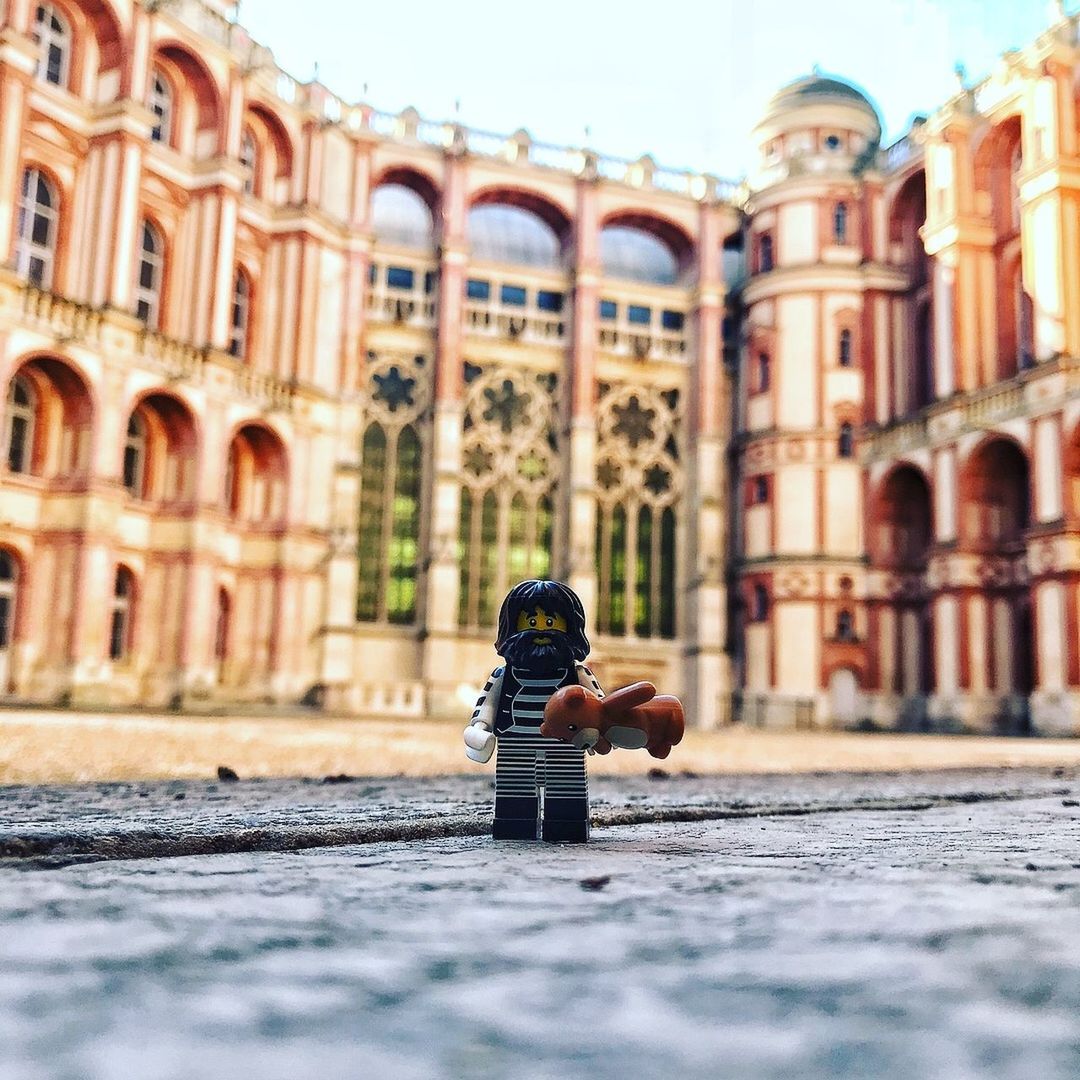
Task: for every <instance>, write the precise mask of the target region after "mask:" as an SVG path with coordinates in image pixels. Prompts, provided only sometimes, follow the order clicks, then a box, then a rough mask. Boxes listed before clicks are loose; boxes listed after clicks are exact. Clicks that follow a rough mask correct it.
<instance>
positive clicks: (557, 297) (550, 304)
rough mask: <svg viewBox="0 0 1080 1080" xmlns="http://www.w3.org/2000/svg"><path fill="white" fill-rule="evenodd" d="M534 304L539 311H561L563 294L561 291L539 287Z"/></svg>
mask: <svg viewBox="0 0 1080 1080" xmlns="http://www.w3.org/2000/svg"><path fill="white" fill-rule="evenodd" d="M536 306H537V307H538V308H539V309H540V310H541V311H555V312H559V311H562V309H563V294H562V293H561V292H550V291H549V290H547V289H541V290H540V291H539V292H538V293H537V294H536Z"/></svg>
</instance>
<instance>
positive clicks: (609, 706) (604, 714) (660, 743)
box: [540, 682, 685, 758]
mask: <svg viewBox="0 0 1080 1080" xmlns="http://www.w3.org/2000/svg"><path fill="white" fill-rule="evenodd" d="M684 729H685V720H684V717H683V707H682V702H681V701H679V699H678V698H676V697H669V696H667V695H663V696H661V697H657V696H656V687H655V686H653V684H652V683H649V682H636V683H632V684H631V685H630V686H624V687H623V688H622V689H621V690H615V691H613V692H612V693H610V694H608V696H607V697H604V698H601V697H597V696H596V694H594V693H593V692H592V691H591V690H587V689H586V688H585V687H584V686H564V687H563V688H562V689H561V690H558V691H556V692H555V693H554V694H553V695H552V696H551V699H550V700H549V701H548V703H547V705H546V707H545V708H544V720H543V723H542V724H541V725H540V734H541V735H545V736H547V737H548V738H549V739H559V740H561V741H562V742H568V743H571V744H572V745H574V746H576V747H577V748H578V749H579V750H592V751H594V752H595V753H597V754H608V753H610V752H611V748H612V747H613V746H617V747H619V748H620V749H623V750H640V749H642V748H644V749H646V750H648V751H649V753H650V754H652V756H653V757H655V758H666V757H667V756H668V754H670V753H671V748H672V747H673V746H674V745H675V744H676V743H678V742H679V741H680V740H681V739H682V737H683V730H684Z"/></svg>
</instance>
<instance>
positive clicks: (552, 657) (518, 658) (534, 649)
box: [502, 630, 574, 671]
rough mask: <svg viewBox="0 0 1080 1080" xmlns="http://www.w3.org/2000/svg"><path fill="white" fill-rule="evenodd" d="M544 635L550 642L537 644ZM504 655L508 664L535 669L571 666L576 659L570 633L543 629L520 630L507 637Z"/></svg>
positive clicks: (543, 669) (542, 669)
mask: <svg viewBox="0 0 1080 1080" xmlns="http://www.w3.org/2000/svg"><path fill="white" fill-rule="evenodd" d="M544 637H546V638H547V639H548V644H547V645H537V644H536V638H544ZM502 656H503V659H504V660H505V661H506V662H507V663H508V664H513V665H514V666H515V667H522V668H529V669H531V670H533V671H546V670H551V669H553V668H560V667H569V665H570V663H571V662H572V661H573V659H574V654H573V651H572V650H571V648H570V638H569V636H568V635H566V634H561V633H559V632H558V631H555V632H554V633H552V632H550V631H547V632H545V631H542V630H519V631H518V632H517V633H516V634H514V635H513V636H512V637H509V638H507V639H506V642H505V643H504V645H503V650H502Z"/></svg>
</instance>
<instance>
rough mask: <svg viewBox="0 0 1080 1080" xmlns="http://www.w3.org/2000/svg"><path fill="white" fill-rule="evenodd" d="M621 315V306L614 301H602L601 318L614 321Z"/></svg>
mask: <svg viewBox="0 0 1080 1080" xmlns="http://www.w3.org/2000/svg"><path fill="white" fill-rule="evenodd" d="M618 314H619V305H618V304H616V303H615V301H614V300H601V301H600V318H601V319H614V318H615V317H616V316H617V315H618Z"/></svg>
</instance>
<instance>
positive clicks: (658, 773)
mask: <svg viewBox="0 0 1080 1080" xmlns="http://www.w3.org/2000/svg"><path fill="white" fill-rule="evenodd" d="M647 775H648V777H649V779H650V780H668V779H670V777H671V773H669V772H668V771H667V769H650V770H649V772H648V774H647Z"/></svg>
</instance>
